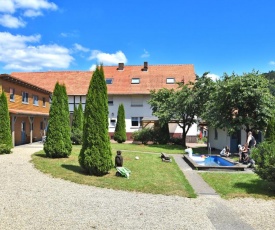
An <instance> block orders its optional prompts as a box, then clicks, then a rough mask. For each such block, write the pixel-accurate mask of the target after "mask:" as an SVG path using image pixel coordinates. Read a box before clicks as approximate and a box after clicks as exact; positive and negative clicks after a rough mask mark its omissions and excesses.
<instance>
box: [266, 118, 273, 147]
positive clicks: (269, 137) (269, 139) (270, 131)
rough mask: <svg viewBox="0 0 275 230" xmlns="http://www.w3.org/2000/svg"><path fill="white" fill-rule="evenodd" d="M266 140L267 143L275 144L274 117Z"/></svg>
mask: <svg viewBox="0 0 275 230" xmlns="http://www.w3.org/2000/svg"><path fill="white" fill-rule="evenodd" d="M265 138H266V140H267V141H270V142H275V118H274V116H272V117H271V119H270V120H269V122H268V125H267V129H266V133H265Z"/></svg>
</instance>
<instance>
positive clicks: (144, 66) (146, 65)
mask: <svg viewBox="0 0 275 230" xmlns="http://www.w3.org/2000/svg"><path fill="white" fill-rule="evenodd" d="M142 71H148V62H147V61H145V62H144V64H143V69H142Z"/></svg>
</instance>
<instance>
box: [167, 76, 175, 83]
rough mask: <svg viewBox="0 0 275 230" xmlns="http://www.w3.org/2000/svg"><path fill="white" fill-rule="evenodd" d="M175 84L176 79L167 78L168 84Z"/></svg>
mask: <svg viewBox="0 0 275 230" xmlns="http://www.w3.org/2000/svg"><path fill="white" fill-rule="evenodd" d="M174 83H175V78H172V77H168V78H166V84H174Z"/></svg>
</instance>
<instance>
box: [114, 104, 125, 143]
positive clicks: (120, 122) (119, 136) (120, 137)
mask: <svg viewBox="0 0 275 230" xmlns="http://www.w3.org/2000/svg"><path fill="white" fill-rule="evenodd" d="M114 140H115V141H117V142H118V143H122V142H125V141H126V124H125V110H124V105H123V104H120V105H119V107H118V113H117V123H116V129H115V133H114Z"/></svg>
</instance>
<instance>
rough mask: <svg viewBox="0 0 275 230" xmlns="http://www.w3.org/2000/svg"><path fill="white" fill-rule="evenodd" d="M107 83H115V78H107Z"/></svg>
mask: <svg viewBox="0 0 275 230" xmlns="http://www.w3.org/2000/svg"><path fill="white" fill-rule="evenodd" d="M105 81H106V84H107V85H111V84H113V78H106V80H105Z"/></svg>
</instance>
